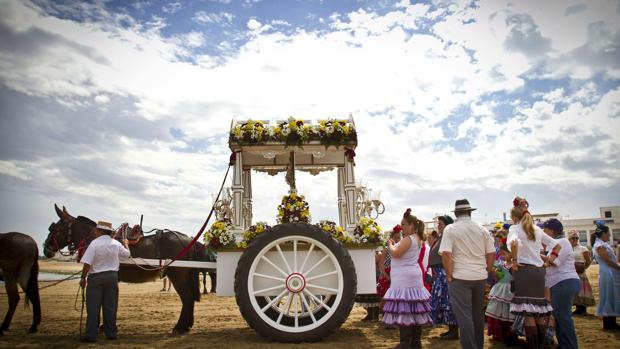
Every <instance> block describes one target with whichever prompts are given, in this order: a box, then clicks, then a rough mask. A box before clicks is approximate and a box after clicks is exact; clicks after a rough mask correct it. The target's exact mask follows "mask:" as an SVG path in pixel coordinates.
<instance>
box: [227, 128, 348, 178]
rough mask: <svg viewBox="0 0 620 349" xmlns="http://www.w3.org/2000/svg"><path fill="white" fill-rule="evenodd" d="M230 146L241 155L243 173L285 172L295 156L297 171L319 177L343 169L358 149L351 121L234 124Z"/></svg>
mask: <svg viewBox="0 0 620 349" xmlns="http://www.w3.org/2000/svg"><path fill="white" fill-rule="evenodd" d="M229 146H230V149H231V150H232V151H234V152H241V153H242V156H243V168H244V169H255V170H258V171H265V172H268V173H270V174H275V173H277V172H280V171H285V170H286V169H287V167H288V165H289V159H290V156H291V153H294V159H295V169H296V170H301V171H308V172H310V173H313V174H317V173H318V172H321V171H327V170H332V169H333V168H335V167H342V166H344V163H345V158H346V154H345V153H346V152H347V151H350V152H351V151H353V150H354V149H355V148H356V147H357V132H356V130H355V123H354V122H353V118H352V117H349V119H346V120H345V119H339V120H335V119H331V120H319V121H318V122H317V123H311V122H309V121H306V120H301V119H294V118H289V119H288V120H284V121H271V122H270V121H263V120H246V121H234V120H233V122H232V124H231V128H230V137H229Z"/></svg>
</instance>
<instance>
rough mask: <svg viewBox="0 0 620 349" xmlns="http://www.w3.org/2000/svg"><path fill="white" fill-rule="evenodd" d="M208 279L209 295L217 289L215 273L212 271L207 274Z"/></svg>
mask: <svg viewBox="0 0 620 349" xmlns="http://www.w3.org/2000/svg"><path fill="white" fill-rule="evenodd" d="M209 278H210V279H211V293H215V290H216V289H217V288H216V286H217V273H216V272H215V270H214V271H210V272H209Z"/></svg>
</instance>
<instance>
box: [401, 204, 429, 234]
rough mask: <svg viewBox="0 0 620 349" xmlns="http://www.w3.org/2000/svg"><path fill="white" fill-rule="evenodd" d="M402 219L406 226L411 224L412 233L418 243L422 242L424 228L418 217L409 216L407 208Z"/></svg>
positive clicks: (409, 211) (409, 210)
mask: <svg viewBox="0 0 620 349" xmlns="http://www.w3.org/2000/svg"><path fill="white" fill-rule="evenodd" d="M403 219H404V220H405V222H407V224H413V232H414V233H415V234H416V235H417V236H418V239H419V240H420V241H424V230H425V229H426V227H425V226H424V222H423V221H422V220H420V219H418V217H416V216H414V215H412V214H411V209H410V208H408V209H407V211H405V214H403Z"/></svg>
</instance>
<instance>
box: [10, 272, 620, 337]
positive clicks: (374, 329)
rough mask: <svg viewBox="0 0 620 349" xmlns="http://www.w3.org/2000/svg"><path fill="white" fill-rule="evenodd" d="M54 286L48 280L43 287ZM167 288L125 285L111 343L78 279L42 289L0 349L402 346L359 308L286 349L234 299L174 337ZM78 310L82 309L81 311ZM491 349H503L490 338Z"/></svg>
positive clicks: (591, 328) (590, 325)
mask: <svg viewBox="0 0 620 349" xmlns="http://www.w3.org/2000/svg"><path fill="white" fill-rule="evenodd" d="M79 269H80V265H79V264H77V263H74V262H52V261H43V262H41V271H47V272H63V273H71V272H75V271H78V270H79ZM597 273H598V266H593V267H591V268H590V269H589V270H588V274H589V277H590V281H591V282H592V286H593V288H594V292H595V295H598V287H597V275H598V274H597ZM46 284H49V282H42V283H41V287H43V286H45V285H46ZM161 286H162V284H161V282H151V283H145V284H126V283H121V284H120V293H121V295H120V301H119V312H118V327H119V337H120V338H119V340H118V341H107V340H106V339H105V338H103V336H100V339H99V342H98V343H96V344H83V343H80V342H79V341H78V340H77V338H78V333H79V326H78V325H79V323H80V311H79V307H80V303H79V302H78V303H77V305H75V300H76V292H77V290H78V282H77V280H72V281H67V282H64V283H61V284H59V285H57V286H54V287H50V288H47V289H44V290H42V291H41V302H42V307H43V321H42V323H41V326H40V327H39V332H38V333H36V334H27V333H26V331H27V329H28V328H29V326H30V323H31V321H32V313H31V311H30V309H25V308H24V307H23V297H22V302H20V306H18V309H17V311H16V313H15V317H14V318H13V322H12V324H11V330H10V331H9V332H6V333H5V335H4V336H3V337H0V347H1V348H76V347H80V348H96V347H98V346H102V345H105V346H106V347H111V348H174V349H180V348H209V349H211V348H252V349H258V348H270V349H276V348H310V347H312V348H391V347H393V346H394V345H395V344H396V343H397V341H398V331H397V330H386V329H383V328H382V326H381V325H380V324H379V323H377V322H362V321H360V320H361V319H362V318H363V317H364V316H365V311H364V310H363V309H362V308H360V307H357V306H356V307H354V308H353V311H352V312H351V315H350V316H349V319H348V320H347V321H346V323H345V324H344V325H343V326H342V328H341V329H340V330H338V331H337V332H336V333H335V334H334V335H332V336H331V337H328V338H326V339H324V340H323V341H322V342H319V343H313V344H298V345H292V344H280V343H273V342H270V341H268V340H266V339H264V338H262V337H260V336H259V335H258V334H256V333H255V332H254V331H253V330H251V329H250V328H249V327H248V325H247V324H246V323H245V321H244V320H243V318H242V317H241V314H240V313H239V310H238V309H237V305H236V303H235V299H234V298H231V297H217V296H215V295H211V294H210V295H207V296H204V297H203V299H202V301H201V302H199V303H197V304H196V310H195V317H196V321H195V324H194V328H193V330H192V332H191V333H189V334H187V335H182V336H173V335H171V334H170V333H171V330H172V327H173V326H174V324H175V323H176V320H177V318H178V316H179V312H180V309H181V303H180V300H179V299H178V297H177V295H176V293H175V292H173V291H172V290H171V291H170V292H159V290H160V289H161ZM0 292H1V293H2V294H0V316H2V317H3V316H4V314H5V312H6V310H7V299H6V297H7V296H6V294H3V293H4V290H1V291H0ZM76 308H77V310H76ZM593 311H594V309H593V308H589V309H588V315H586V316H576V317H575V322H576V328H577V336H578V338H579V344H580V347H582V348H587V349H595V348H620V331H615V332H609V331H602V330H601V327H602V323H601V320H600V318H597V317H595V316H593V315H592V313H593ZM443 331H444V329H443V328H433V329H430V330H425V331H424V334H423V342H422V346H423V347H424V348H431V347H432V348H437V347H440V348H442V349H450V348H459V347H460V346H459V344H458V342H457V341H443V340H440V339H439V338H438V335H439V333H440V332H443ZM485 347H487V348H504V346H503V344H501V343H495V342H493V341H491V340H490V339H489V337H486V339H485Z"/></svg>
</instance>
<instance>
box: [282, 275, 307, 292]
mask: <svg viewBox="0 0 620 349" xmlns="http://www.w3.org/2000/svg"><path fill="white" fill-rule="evenodd" d="M286 288H287V289H288V290H289V291H290V292H292V293H299V292H301V291H303V290H304V289H305V288H306V279H305V278H304V276H303V275H301V274H300V273H292V274H291V275H289V276H288V277H287V278H286Z"/></svg>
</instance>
